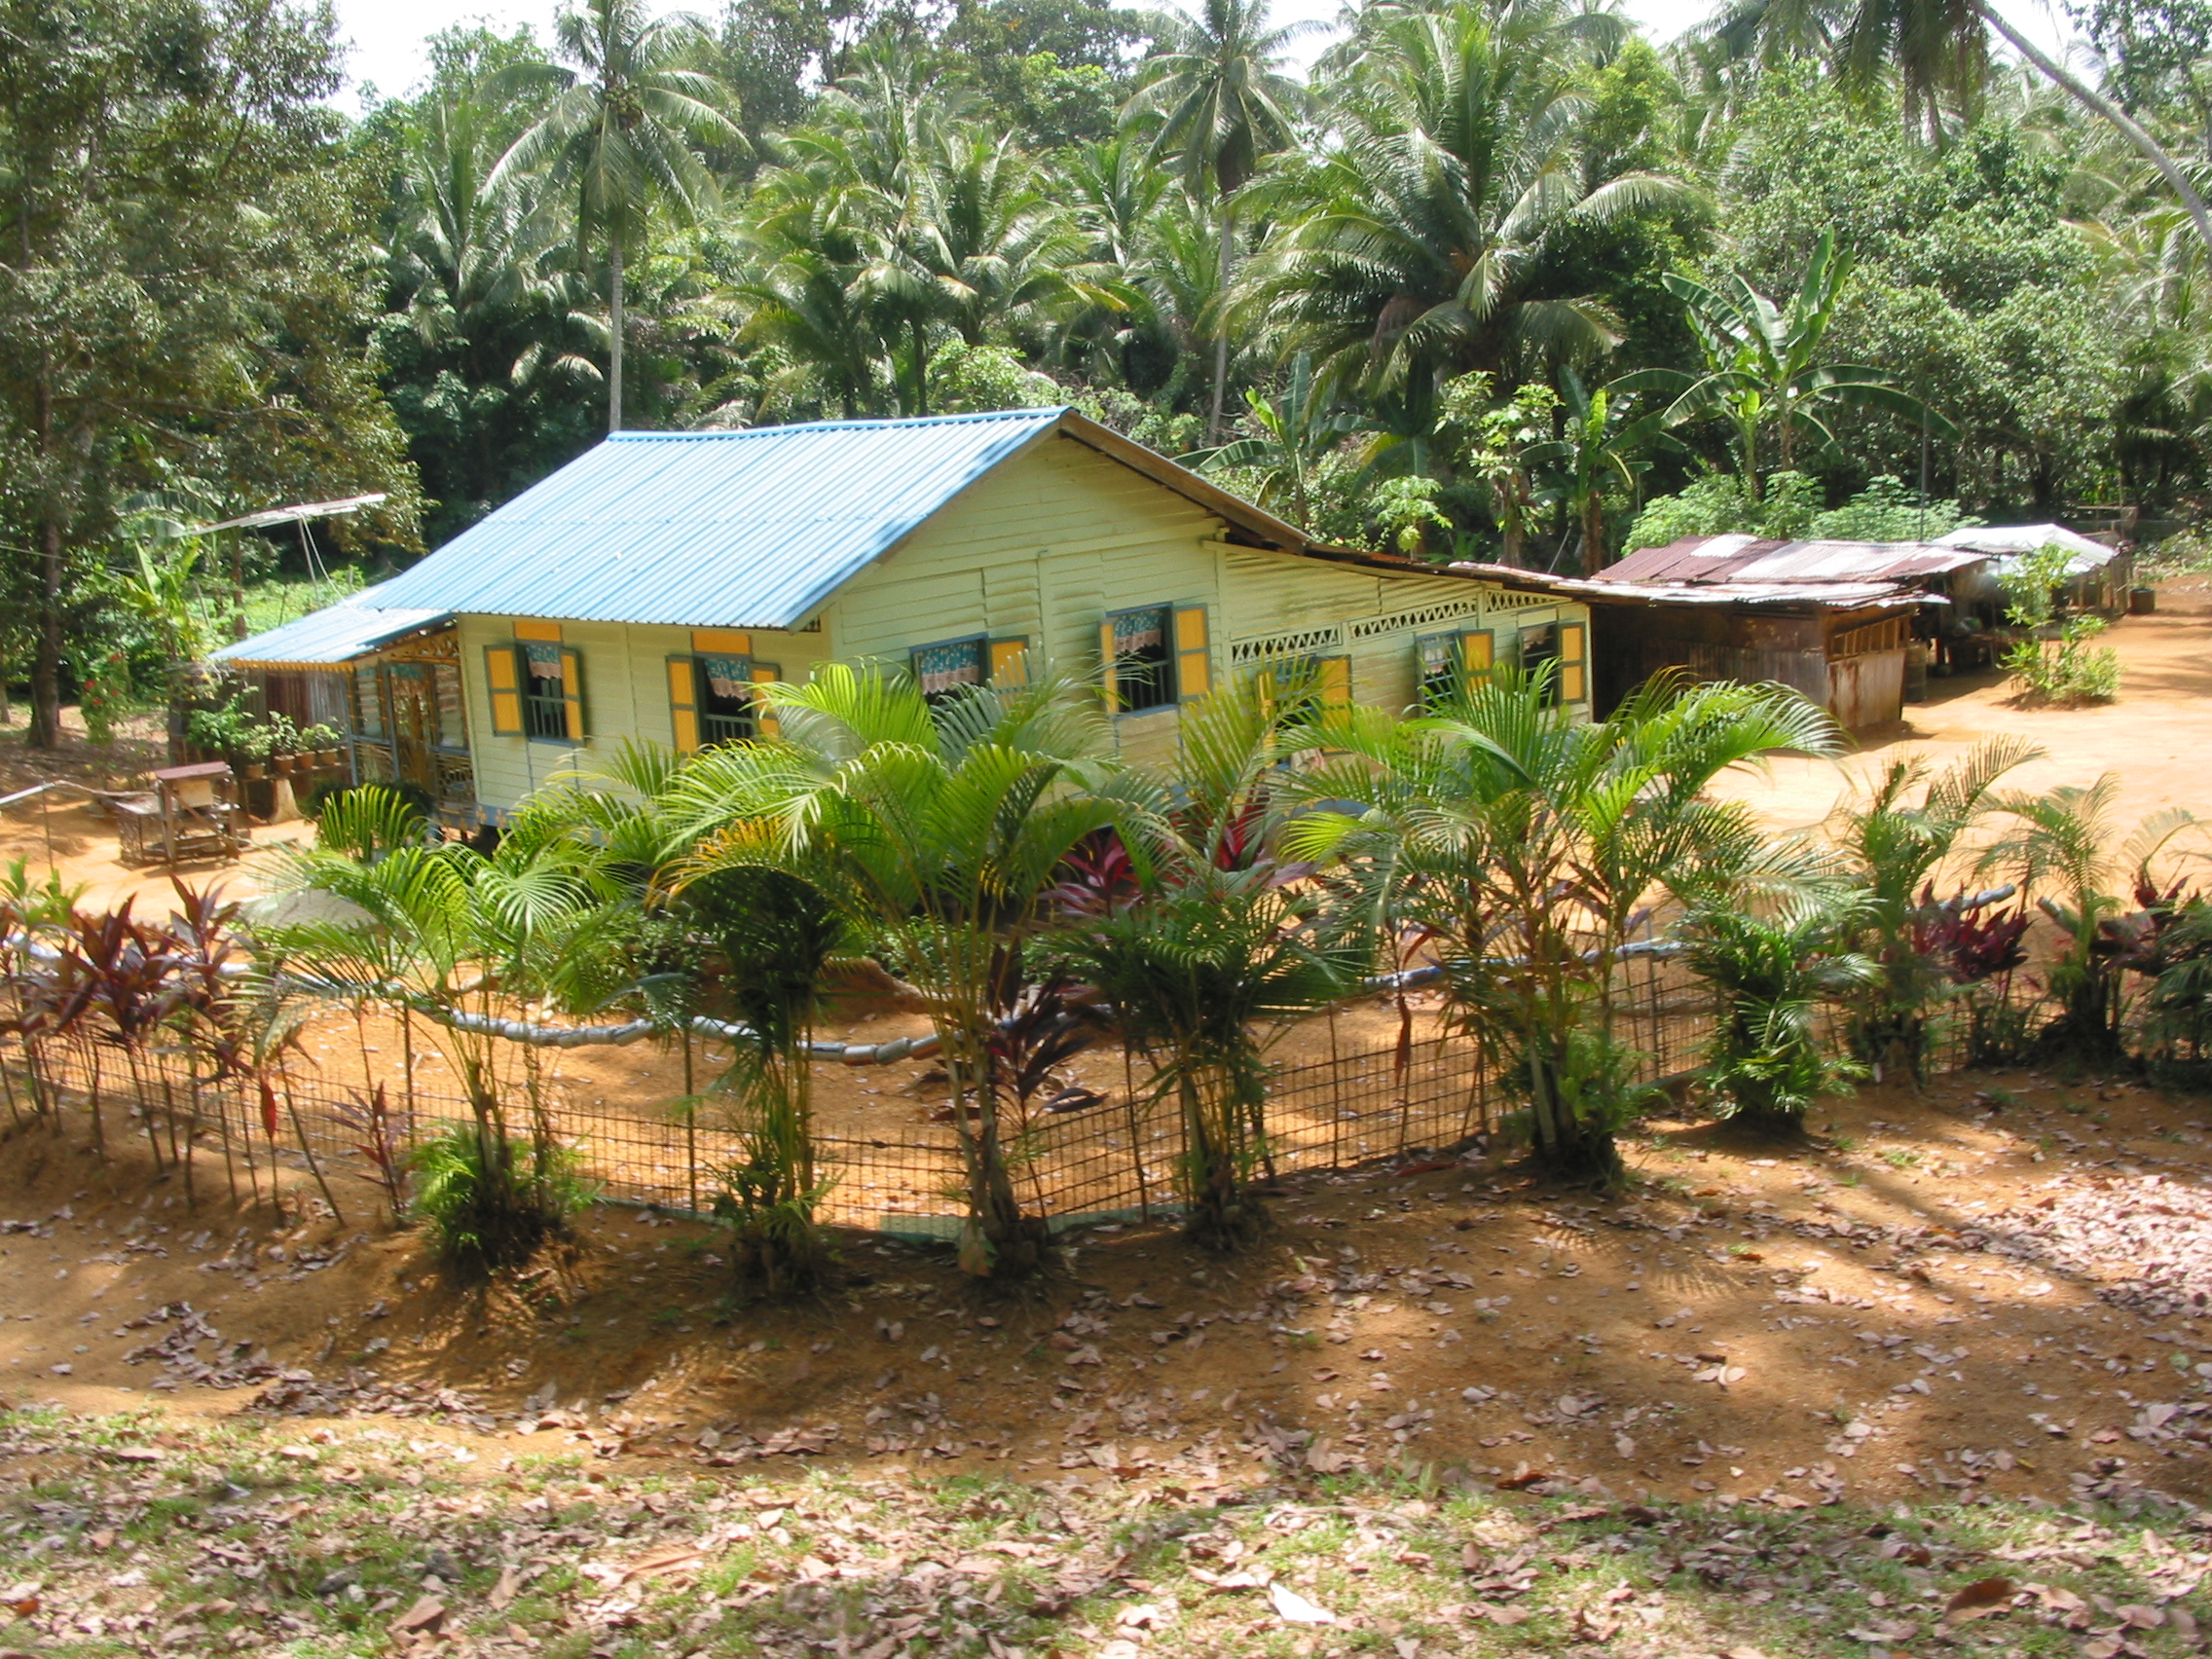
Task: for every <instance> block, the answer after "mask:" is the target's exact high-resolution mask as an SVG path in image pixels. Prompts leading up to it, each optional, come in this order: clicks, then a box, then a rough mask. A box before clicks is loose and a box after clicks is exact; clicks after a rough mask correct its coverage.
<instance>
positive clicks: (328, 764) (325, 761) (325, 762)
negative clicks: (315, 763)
mask: <svg viewBox="0 0 2212 1659" xmlns="http://www.w3.org/2000/svg"><path fill="white" fill-rule="evenodd" d="M315 758H316V759H317V760H319V761H320V762H321V763H322V768H323V770H324V771H326V772H334V771H336V770H337V769H338V764H339V761H340V760H341V759H342V758H343V756H341V755H340V753H339V752H338V751H337V750H335V749H318V750H316V751H315Z"/></svg>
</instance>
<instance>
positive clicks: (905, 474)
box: [382, 409, 1065, 628]
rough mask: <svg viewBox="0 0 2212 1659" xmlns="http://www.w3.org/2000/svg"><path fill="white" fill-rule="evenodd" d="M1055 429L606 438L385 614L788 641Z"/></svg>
mask: <svg viewBox="0 0 2212 1659" xmlns="http://www.w3.org/2000/svg"><path fill="white" fill-rule="evenodd" d="M1064 414H1065V411H1063V410H1060V409H1019V410H1012V411H1008V412H1006V413H1003V414H994V415H952V416H943V417H939V418H934V419H924V420H913V421H825V422H818V423H815V424H809V425H801V426H758V427H754V428H751V429H748V430H745V431H735V432H617V433H615V434H614V435H613V436H611V437H609V438H608V439H607V441H606V442H604V443H602V444H601V445H599V447H598V448H596V449H594V450H592V451H590V452H589V453H588V454H586V455H583V456H581V457H579V458H578V459H576V460H575V461H571V462H570V463H569V464H568V465H567V466H564V467H563V468H561V470H560V471H558V472H556V473H554V474H553V476H552V477H550V478H548V479H546V480H545V481H544V482H543V483H541V484H538V485H536V486H535V488H533V489H531V490H529V491H527V492H525V493H524V494H523V495H521V496H519V497H517V498H515V499H514V500H512V501H509V502H508V503H507V504H506V505H505V506H503V507H501V508H499V509H498V511H497V512H495V513H493V514H492V515H491V516H490V517H489V518H487V519H485V520H483V521H482V522H481V523H479V524H477V525H474V526H472V527H471V528H470V529H468V530H466V531H463V532H462V533H461V535H458V536H456V537H454V539H453V540H451V541H449V542H448V543H446V545H445V546H443V547H441V548H439V549H438V550H437V551H436V552H435V553H433V554H431V555H430V556H429V557H428V558H427V559H424V561H423V562H422V563H421V564H420V565H417V566H416V567H415V568H414V569H413V570H411V571H407V572H406V573H405V574H404V575H400V576H396V577H394V578H393V579H392V580H391V581H390V582H388V583H387V584H386V593H385V596H384V598H383V600H382V603H385V604H389V605H407V606H419V607H435V608H437V609H440V610H448V611H468V612H473V613H476V614H481V615H494V616H541V617H547V618H553V619H558V620H562V621H574V622H652V623H669V624H674V625H677V626H682V627H694V628H792V627H796V626H797V625H798V624H800V623H801V622H804V621H805V620H806V619H807V618H808V617H809V616H810V615H812V614H813V612H814V610H815V609H816V608H818V607H819V606H820V605H821V604H822V603H823V601H825V600H826V599H828V598H829V597H830V594H831V593H833V592H835V591H836V589H837V588H838V587H839V586H840V585H842V584H843V583H845V582H847V581H849V580H850V579H852V577H854V576H856V575H858V574H859V573H860V572H861V571H863V570H865V569H866V567H867V566H868V565H869V564H870V563H871V562H873V561H874V560H875V559H877V558H879V557H881V556H882V555H883V554H884V553H886V552H888V551H889V550H890V549H891V548H892V547H893V546H895V545H896V544H897V543H898V541H899V540H900V538H901V537H903V536H904V535H907V534H908V533H909V532H911V531H912V530H913V529H914V528H915V527H916V526H918V525H919V524H921V523H922V521H923V520H925V519H927V518H928V517H929V516H930V515H931V514H932V513H935V512H936V511H938V509H940V507H942V506H943V505H944V504H945V503H946V502H948V501H949V500H951V499H952V498H953V497H954V496H956V495H958V494H959V493H960V491H962V490H963V489H965V488H967V486H969V485H970V484H973V483H974V482H975V481H976V480H977V479H978V478H980V477H982V476H983V474H984V473H986V472H988V471H989V470H990V469H991V468H992V467H994V466H996V465H998V464H999V463H1000V462H1001V461H1006V460H1007V459H1008V458H1010V457H1011V456H1013V455H1014V454H1015V453H1016V452H1018V451H1019V450H1020V449H1022V448H1023V447H1024V446H1025V445H1027V444H1029V443H1030V442H1032V441H1033V440H1035V439H1036V438H1039V437H1041V436H1043V435H1044V434H1046V433H1048V432H1050V431H1051V430H1052V429H1053V428H1054V427H1055V426H1056V425H1058V424H1060V422H1061V419H1062V417H1063V415H1064Z"/></svg>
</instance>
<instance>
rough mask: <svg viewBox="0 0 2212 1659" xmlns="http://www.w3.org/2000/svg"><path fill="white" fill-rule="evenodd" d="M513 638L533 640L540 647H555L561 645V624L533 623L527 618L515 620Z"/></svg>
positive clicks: (522, 617)
mask: <svg viewBox="0 0 2212 1659" xmlns="http://www.w3.org/2000/svg"><path fill="white" fill-rule="evenodd" d="M515 638H516V639H518V640H535V641H537V642H538V643H540V644H541V645H559V644H560V643H561V624H560V623H558V622H533V621H531V620H530V619H529V618H528V617H524V616H518V617H517V618H515Z"/></svg>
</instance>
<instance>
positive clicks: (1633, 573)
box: [1592, 535, 1986, 585]
mask: <svg viewBox="0 0 2212 1659" xmlns="http://www.w3.org/2000/svg"><path fill="white" fill-rule="evenodd" d="M1985 557H1986V555H1985V554H1982V553H1978V552H1973V551H1971V550H1968V549H1965V548H1960V547H1943V546H1938V545H1936V544H1935V543H1933V542H1922V541H1774V540H1766V539H1762V538H1760V537H1757V536H1751V535H1686V536H1684V537H1682V539H1681V540H1679V541H1671V542H1669V543H1668V544H1667V545H1666V546H1664V547H1643V548H1639V549H1638V550H1637V551H1636V552H1634V553H1631V554H1630V555H1629V556H1628V557H1627V558H1625V559H1623V560H1621V561H1620V563H1618V564H1617V565H1608V566H1606V567H1605V569H1604V570H1603V571H1599V572H1598V574H1597V575H1596V576H1594V577H1593V578H1592V579H1593V580H1595V581H1604V582H1653V581H1664V582H1676V583H1683V584H1691V585H1703V584H1707V583H1714V582H1735V581H1760V582H1781V581H1793V582H1895V581H1908V580H1911V579H1912V578H1914V577H1918V576H1936V575H1942V574H1944V573H1945V572H1946V571H1957V570H1963V569H1965V568H1966V567H1967V566H1969V565H1975V564H1979V563H1980V562H1981V561H1982V559H1983V558H1985Z"/></svg>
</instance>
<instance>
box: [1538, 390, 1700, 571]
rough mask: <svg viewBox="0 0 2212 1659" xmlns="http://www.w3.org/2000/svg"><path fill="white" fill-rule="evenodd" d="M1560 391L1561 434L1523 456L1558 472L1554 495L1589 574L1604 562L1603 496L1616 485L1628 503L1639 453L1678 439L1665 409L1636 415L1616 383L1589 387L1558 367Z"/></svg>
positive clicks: (1629, 396) (1640, 465) (1632, 399)
mask: <svg viewBox="0 0 2212 1659" xmlns="http://www.w3.org/2000/svg"><path fill="white" fill-rule="evenodd" d="M1559 389H1560V410H1561V414H1562V416H1563V420H1562V423H1561V432H1560V436H1559V437H1557V438H1556V439H1553V440H1552V441H1551V442H1549V443H1541V444H1537V445H1535V446H1534V447H1533V448H1531V449H1530V450H1529V451H1528V452H1527V454H1526V456H1525V458H1524V459H1525V460H1526V461H1527V462H1528V464H1529V465H1530V466H1535V467H1549V468H1552V469H1554V470H1555V471H1556V472H1557V474H1558V476H1559V480H1560V481H1559V485H1558V496H1559V498H1560V500H1561V501H1562V502H1564V503H1565V505H1566V507H1567V518H1568V520H1569V522H1570V524H1571V526H1572V529H1573V531H1574V532H1575V533H1578V534H1579V535H1580V536H1581V540H1582V547H1581V561H1582V574H1584V575H1586V576H1587V575H1594V574H1596V573H1597V572H1598V571H1600V570H1602V569H1603V568H1604V566H1605V564H1606V563H1607V560H1606V558H1605V500H1606V498H1607V496H1609V495H1610V494H1612V493H1613V492H1614V491H1615V490H1616V489H1618V490H1620V491H1621V492H1623V493H1625V494H1626V495H1627V496H1628V498H1629V499H1630V500H1631V501H1632V502H1633V501H1634V500H1635V499H1636V498H1637V479H1638V478H1639V476H1641V474H1642V472H1643V471H1644V470H1645V468H1646V466H1647V465H1648V462H1646V461H1644V460H1643V455H1644V452H1645V451H1646V450H1649V449H1652V448H1654V447H1656V446H1658V445H1660V444H1670V445H1671V444H1675V443H1676V442H1677V440H1675V439H1674V438H1672V437H1670V436H1668V434H1667V430H1666V425H1667V419H1666V411H1665V410H1663V409H1647V410H1644V411H1643V412H1642V413H1641V414H1639V413H1638V412H1637V408H1636V396H1635V394H1634V393H1633V392H1623V391H1620V390H1619V389H1618V387H1596V388H1595V389H1593V388H1592V387H1589V386H1587V385H1586V384H1584V382H1583V379H1582V377H1581V376H1580V375H1578V374H1576V373H1575V372H1574V371H1573V370H1572V369H1571V368H1562V369H1561V370H1560V376H1559ZM1564 551H1565V549H1564V548H1563V549H1562V552H1563V553H1564ZM1557 568H1558V561H1556V560H1555V561H1554V569H1557Z"/></svg>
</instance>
